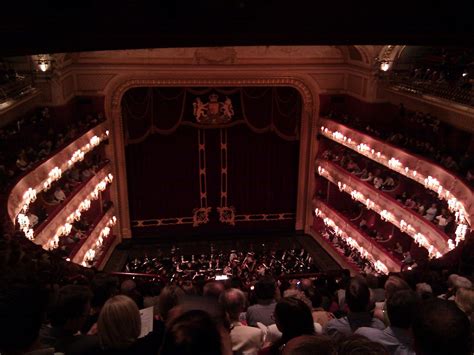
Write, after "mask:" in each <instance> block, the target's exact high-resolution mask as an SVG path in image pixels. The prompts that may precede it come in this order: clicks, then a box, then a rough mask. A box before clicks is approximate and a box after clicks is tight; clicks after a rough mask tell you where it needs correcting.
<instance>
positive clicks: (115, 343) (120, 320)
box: [97, 295, 141, 349]
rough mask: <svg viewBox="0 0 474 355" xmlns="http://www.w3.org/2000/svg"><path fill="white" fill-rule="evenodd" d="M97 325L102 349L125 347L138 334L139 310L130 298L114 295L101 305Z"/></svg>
mask: <svg viewBox="0 0 474 355" xmlns="http://www.w3.org/2000/svg"><path fill="white" fill-rule="evenodd" d="M97 327H98V331H99V340H100V343H101V345H102V347H103V348H104V349H123V348H126V347H128V346H130V345H132V344H133V343H134V342H135V341H136V340H137V339H138V337H139V336H140V332H141V320H140V311H139V310H138V307H137V305H136V304H135V302H134V301H133V300H132V299H131V298H129V297H127V296H123V295H119V296H114V297H112V298H110V299H109V300H108V301H107V302H105V304H104V307H102V310H101V312H100V315H99V320H98V322H97Z"/></svg>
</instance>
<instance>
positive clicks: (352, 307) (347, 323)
mask: <svg viewBox="0 0 474 355" xmlns="http://www.w3.org/2000/svg"><path fill="white" fill-rule="evenodd" d="M369 302H370V291H369V287H368V286H367V283H366V281H365V280H364V279H363V278H361V277H354V278H352V279H351V280H350V282H349V285H348V286H347V288H346V304H347V306H348V308H349V313H348V315H347V316H345V317H342V318H340V319H333V320H331V321H329V322H328V323H327V324H326V327H325V329H324V331H325V333H326V334H328V335H330V336H332V337H333V338H336V339H340V338H341V337H344V336H350V335H351V334H353V333H354V332H355V331H356V330H357V329H358V328H360V327H371V328H377V329H384V328H385V325H384V324H383V322H382V321H380V320H379V319H376V318H373V317H372V315H371V314H370V312H369Z"/></svg>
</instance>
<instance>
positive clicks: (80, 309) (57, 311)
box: [40, 285, 92, 353]
mask: <svg viewBox="0 0 474 355" xmlns="http://www.w3.org/2000/svg"><path fill="white" fill-rule="evenodd" d="M91 298H92V294H91V292H90V290H89V288H87V287H86V286H79V285H67V286H64V287H62V288H61V289H59V291H58V292H57V294H56V297H55V299H54V300H53V304H52V307H51V310H50V312H49V313H50V314H49V319H50V325H47V326H44V327H43V328H42V329H41V332H40V342H41V343H42V344H43V345H45V346H50V347H54V349H55V351H56V352H63V353H66V352H68V350H69V348H70V347H72V346H73V345H74V343H75V342H78V341H80V340H82V336H81V335H77V334H78V332H79V331H80V330H81V329H82V327H83V326H84V324H85V322H86V320H87V317H88V315H89V312H90V301H91Z"/></svg>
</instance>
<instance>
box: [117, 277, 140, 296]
mask: <svg viewBox="0 0 474 355" xmlns="http://www.w3.org/2000/svg"><path fill="white" fill-rule="evenodd" d="M136 288H137V284H136V283H135V281H133V280H130V279H128V280H125V281H124V282H122V284H121V285H120V292H121V293H129V292H132V291H133V290H135V289H136Z"/></svg>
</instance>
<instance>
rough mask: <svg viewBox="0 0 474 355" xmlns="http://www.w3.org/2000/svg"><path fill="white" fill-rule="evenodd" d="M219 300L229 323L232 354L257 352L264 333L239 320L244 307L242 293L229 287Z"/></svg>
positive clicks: (261, 343)
mask: <svg viewBox="0 0 474 355" xmlns="http://www.w3.org/2000/svg"><path fill="white" fill-rule="evenodd" d="M219 300H220V303H221V304H222V306H223V308H224V310H225V312H226V313H227V315H228V317H229V320H230V323H231V326H230V339H231V342H232V351H233V352H234V354H246V355H254V354H257V353H258V351H259V350H260V349H261V347H262V345H263V341H264V334H263V331H262V330H260V329H259V328H254V327H249V326H246V325H244V324H242V322H241V321H240V314H241V313H242V312H243V311H244V309H245V295H244V293H243V292H242V291H241V290H239V289H236V288H231V289H228V290H226V291H224V292H223V293H222V294H221V296H220V299H219Z"/></svg>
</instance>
